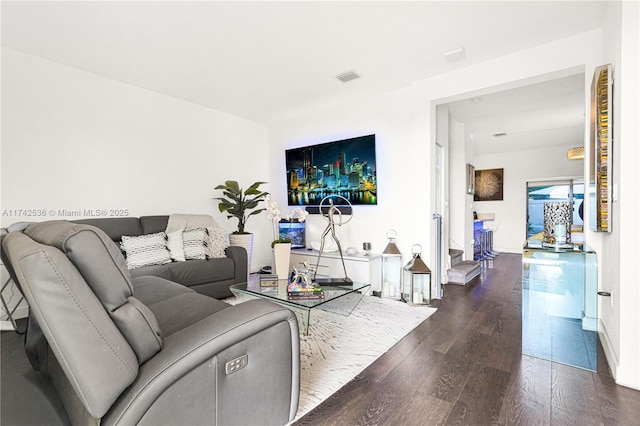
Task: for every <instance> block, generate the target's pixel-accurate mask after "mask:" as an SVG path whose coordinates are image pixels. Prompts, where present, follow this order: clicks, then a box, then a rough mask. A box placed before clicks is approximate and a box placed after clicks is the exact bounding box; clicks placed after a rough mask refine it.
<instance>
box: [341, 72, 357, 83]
mask: <svg viewBox="0 0 640 426" xmlns="http://www.w3.org/2000/svg"><path fill="white" fill-rule="evenodd" d="M336 78H337V79H338V80H340V81H341V82H343V83H346V82H348V81H351V80H355V79H357V78H360V75H359V74H358V73H356V72H355V71H347V72H343V73H342V74H338V75H337V76H336Z"/></svg>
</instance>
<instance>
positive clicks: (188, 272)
mask: <svg viewBox="0 0 640 426" xmlns="http://www.w3.org/2000/svg"><path fill="white" fill-rule="evenodd" d="M168 221H169V216H141V217H139V218H138V217H115V218H96V219H81V220H76V221H74V223H80V224H86V225H92V226H96V227H98V228H100V229H102V230H103V231H104V232H105V233H106V234H107V235H108V236H109V238H111V239H112V240H113V241H115V242H116V243H117V244H118V245H119V244H120V241H121V240H122V237H123V236H125V235H126V236H140V235H146V234H153V233H157V232H164V231H165V229H166V228H167V223H168ZM225 253H226V257H225V258H217V259H206V260H188V261H185V262H172V263H168V264H164V265H153V266H145V267H142V268H138V269H133V270H131V271H130V273H131V276H132V277H140V276H143V275H153V276H157V277H161V278H166V279H168V280H170V281H175V282H177V283H179V284H182V285H184V286H187V287H189V288H192V289H193V290H195V291H197V292H198V293H201V294H206V295H207V296H211V297H215V298H216V299H223V298H226V297H229V296H232V293H231V291H230V290H229V286H230V285H232V284H236V283H241V282H245V281H246V280H247V271H248V270H247V252H246V250H245V249H244V248H242V247H227V248H226V250H225Z"/></svg>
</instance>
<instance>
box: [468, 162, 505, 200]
mask: <svg viewBox="0 0 640 426" xmlns="http://www.w3.org/2000/svg"><path fill="white" fill-rule="evenodd" d="M503 184H504V169H487V170H476V171H475V192H474V195H473V201H500V200H502V199H503V197H504V189H503Z"/></svg>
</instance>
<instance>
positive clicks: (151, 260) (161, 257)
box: [120, 232, 171, 269]
mask: <svg viewBox="0 0 640 426" xmlns="http://www.w3.org/2000/svg"><path fill="white" fill-rule="evenodd" d="M120 247H121V248H122V250H124V252H125V253H126V255H127V268H128V269H137V268H142V267H143V266H151V265H163V264H165V263H171V257H170V256H169V250H167V235H166V234H165V233H164V232H158V233H156V234H146V235H140V236H136V237H130V236H123V237H122V241H121V243H120Z"/></svg>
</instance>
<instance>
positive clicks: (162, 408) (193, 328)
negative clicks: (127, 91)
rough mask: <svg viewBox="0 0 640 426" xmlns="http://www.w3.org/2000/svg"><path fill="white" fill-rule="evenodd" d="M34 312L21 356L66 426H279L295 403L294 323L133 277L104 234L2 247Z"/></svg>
mask: <svg viewBox="0 0 640 426" xmlns="http://www.w3.org/2000/svg"><path fill="white" fill-rule="evenodd" d="M2 250H3V255H4V257H5V258H6V259H7V261H8V262H9V266H10V268H11V272H12V274H13V275H15V279H16V280H17V282H18V283H19V285H20V288H21V290H22V292H23V293H24V296H25V297H26V299H27V301H28V303H29V308H30V322H29V324H30V325H29V330H28V332H27V340H26V342H27V343H26V346H25V347H26V350H27V352H28V356H29V359H30V361H31V363H32V365H33V366H34V368H36V369H39V370H41V371H44V372H45V373H47V374H48V375H49V376H50V377H51V379H52V382H53V384H54V386H55V388H56V390H57V392H58V394H59V395H60V398H61V400H62V402H63V405H64V406H65V409H66V411H67V414H68V416H69V419H70V421H71V423H72V424H101V425H112V424H114V425H116V424H120V425H133V424H148V425H161V424H171V425H176V424H181V425H195V424H207V425H215V424H220V425H222V424H224V425H227V424H243V425H250V424H260V425H263V424H285V423H287V422H289V421H291V420H293V418H294V417H295V414H296V411H297V407H298V396H299V374H300V372H299V363H300V360H299V335H298V325H297V321H296V318H295V315H294V314H293V313H292V312H291V311H290V310H289V309H287V308H284V307H282V306H279V305H277V304H274V303H271V302H268V301H264V300H253V301H248V302H245V303H240V304H238V305H235V306H231V305H229V304H227V303H224V302H223V301H220V300H216V299H213V298H210V297H208V296H204V295H202V294H198V293H196V292H194V291H193V290H190V289H188V288H186V287H184V286H182V285H180V284H176V283H174V282H171V281H168V280H165V279H163V278H159V277H151V276H143V277H137V278H135V279H132V278H131V276H130V275H129V272H128V270H127V266H126V261H125V259H124V257H123V255H122V253H121V252H120V250H119V248H118V247H117V245H116V244H115V243H114V242H113V241H112V240H111V239H110V238H109V237H108V236H107V235H106V234H105V233H104V232H102V231H101V230H99V229H98V228H95V227H93V226H89V225H79V224H73V223H71V222H67V221H49V222H41V223H34V224H31V225H30V226H28V227H27V228H26V229H25V230H23V231H17V232H11V233H9V234H7V235H5V236H4V238H3V239H2Z"/></svg>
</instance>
